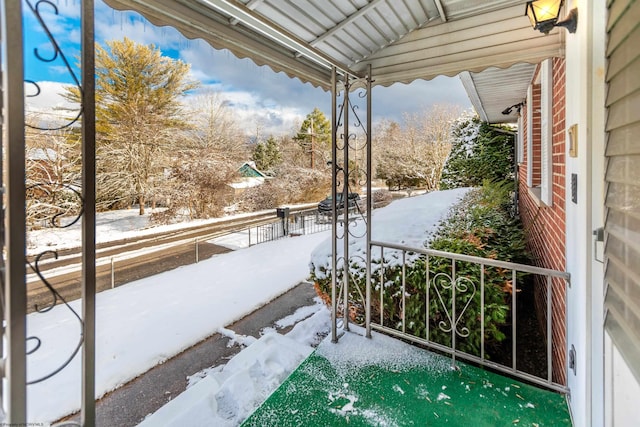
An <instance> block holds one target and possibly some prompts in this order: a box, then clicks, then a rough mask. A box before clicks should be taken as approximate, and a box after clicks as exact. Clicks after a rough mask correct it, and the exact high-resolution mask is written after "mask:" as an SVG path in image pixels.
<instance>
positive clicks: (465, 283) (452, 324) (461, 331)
mask: <svg viewBox="0 0 640 427" xmlns="http://www.w3.org/2000/svg"><path fill="white" fill-rule="evenodd" d="M431 284H432V287H433V289H434V290H435V291H436V295H437V297H438V301H439V302H440V306H441V307H442V310H443V311H444V313H445V314H446V319H445V320H441V321H440V322H439V323H438V328H440V330H441V331H442V332H451V331H452V330H453V329H455V333H456V335H458V336H460V337H463V338H466V337H468V336H469V334H470V331H469V328H467V327H466V326H462V328H459V327H458V326H459V325H458V324H459V323H460V320H461V319H462V317H463V316H464V314H465V312H466V311H467V309H468V308H469V305H470V304H471V302H472V301H473V297H474V296H475V294H476V292H477V289H476V285H475V283H474V282H473V280H471V279H469V278H467V277H456V279H455V280H453V278H452V277H451V276H450V275H448V274H446V273H438V274H436V275H435V276H434V277H433V279H432V281H431ZM447 291H450V292H451V293H452V294H453V295H454V296H458V295H461V294H462V295H463V304H464V306H463V307H462V310H460V311H458V310H455V311H454V309H453V307H451V306H449V305H447V304H445V302H444V299H443V296H442V294H443V293H444V292H447ZM451 301H452V302H453V303H454V304H455V302H456V298H454V297H452V298H451ZM454 316H455V318H454Z"/></svg>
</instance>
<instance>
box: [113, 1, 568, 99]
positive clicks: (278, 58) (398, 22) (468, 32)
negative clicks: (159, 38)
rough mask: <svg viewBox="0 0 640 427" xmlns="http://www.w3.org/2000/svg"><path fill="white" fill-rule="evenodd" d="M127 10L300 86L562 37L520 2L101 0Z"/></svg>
mask: <svg viewBox="0 0 640 427" xmlns="http://www.w3.org/2000/svg"><path fill="white" fill-rule="evenodd" d="M105 1H106V3H107V4H109V5H110V6H111V7H113V8H116V9H120V10H124V9H126V10H136V11H138V12H140V13H141V14H142V15H144V16H145V17H146V18H147V19H149V20H150V21H151V22H153V23H154V24H156V25H170V26H172V27H175V28H176V29H178V30H179V31H180V32H182V33H183V34H184V35H185V36H186V37H188V38H201V39H203V40H206V41H207V42H208V43H209V44H211V45H212V46H213V47H214V48H217V49H222V48H226V49H228V50H230V51H231V52H232V53H233V54H234V55H236V56H238V57H240V58H245V57H248V58H251V59H252V60H253V61H254V62H255V63H256V64H258V65H268V66H269V67H271V68H272V69H273V70H275V71H282V72H285V73H286V74H287V75H289V76H290V77H297V78H299V79H300V80H301V81H303V82H308V83H311V84H313V85H314V86H319V87H322V88H324V89H329V88H330V86H331V68H332V67H333V66H335V67H336V68H337V69H338V71H339V72H340V73H351V74H354V75H364V74H365V73H366V72H367V69H368V66H369V65H371V67H372V78H373V80H374V84H376V85H385V86H386V85H390V84H393V83H396V82H404V83H409V82H411V81H413V80H415V79H426V80H429V79H432V78H434V77H436V76H438V75H448V76H453V75H457V74H458V73H460V72H462V71H473V72H479V71H481V70H484V69H486V68H488V67H491V66H495V67H499V68H506V67H509V66H511V65H513V64H516V63H519V62H527V63H537V62H540V61H541V60H542V59H544V58H548V57H552V56H560V55H562V52H563V49H562V45H563V40H562V33H560V32H559V31H558V30H554V31H552V32H551V33H550V34H549V35H547V36H545V35H543V34H541V33H538V32H535V31H533V30H532V29H531V26H530V24H529V21H528V19H527V17H526V16H524V3H525V2H524V1H523V0H494V1H484V0H403V1H397V0H350V1H344V0H323V1H322V2H320V1H317V0H105Z"/></svg>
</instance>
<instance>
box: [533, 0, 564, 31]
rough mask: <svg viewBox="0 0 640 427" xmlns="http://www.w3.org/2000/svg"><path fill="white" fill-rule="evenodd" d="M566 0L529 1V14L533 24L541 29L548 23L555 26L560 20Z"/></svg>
mask: <svg viewBox="0 0 640 427" xmlns="http://www.w3.org/2000/svg"><path fill="white" fill-rule="evenodd" d="M563 3H564V0H536V1H529V2H527V16H528V17H529V20H530V21H531V26H533V28H534V29H536V30H539V29H540V28H541V27H543V26H545V24H546V25H550V26H553V24H555V22H556V21H557V20H558V15H559V14H560V9H561V8H562V4H563Z"/></svg>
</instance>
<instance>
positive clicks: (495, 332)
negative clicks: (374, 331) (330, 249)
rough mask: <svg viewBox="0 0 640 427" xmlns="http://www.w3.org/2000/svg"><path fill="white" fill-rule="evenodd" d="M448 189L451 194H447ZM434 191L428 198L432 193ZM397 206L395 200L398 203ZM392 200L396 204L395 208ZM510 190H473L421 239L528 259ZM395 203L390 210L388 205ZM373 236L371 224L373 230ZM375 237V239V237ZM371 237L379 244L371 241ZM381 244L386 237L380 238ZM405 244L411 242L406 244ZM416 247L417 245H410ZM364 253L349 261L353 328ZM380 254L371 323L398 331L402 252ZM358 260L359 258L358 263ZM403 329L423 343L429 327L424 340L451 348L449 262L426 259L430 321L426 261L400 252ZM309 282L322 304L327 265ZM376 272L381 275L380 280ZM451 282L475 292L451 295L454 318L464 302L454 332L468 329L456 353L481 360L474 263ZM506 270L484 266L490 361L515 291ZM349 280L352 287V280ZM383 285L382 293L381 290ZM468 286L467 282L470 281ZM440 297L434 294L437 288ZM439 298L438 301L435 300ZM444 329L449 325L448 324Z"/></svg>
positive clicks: (360, 316)
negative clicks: (428, 296) (427, 307)
mask: <svg viewBox="0 0 640 427" xmlns="http://www.w3.org/2000/svg"><path fill="white" fill-rule="evenodd" d="M449 191H453V190H449ZM430 194H434V193H430ZM398 202H401V201H398ZM398 202H396V203H398ZM510 203H511V199H510V190H509V188H508V186H507V185H504V184H489V183H486V184H485V185H484V186H483V187H481V188H476V189H472V190H470V191H468V192H466V195H465V196H464V197H463V198H462V200H461V201H460V202H458V203H457V204H455V205H453V207H452V208H451V210H450V211H449V213H448V214H447V215H446V217H445V218H444V219H442V220H441V221H440V222H439V223H438V225H437V227H435V232H433V233H432V234H425V233H424V232H423V237H424V239H423V242H424V245H425V246H426V247H429V248H432V249H436V250H441V251H445V252H454V253H463V254H468V255H475V256H480V257H485V258H492V259H500V260H502V261H512V262H524V261H525V260H526V259H527V256H526V252H525V249H524V235H523V232H522V229H521V227H520V225H519V223H518V222H517V220H515V219H513V218H512V217H511V215H510ZM392 206H393V205H392ZM374 233H375V226H374ZM374 237H375V236H374ZM376 240H379V239H377V238H376ZM382 240H384V239H382ZM405 244H407V245H411V242H406V243H405ZM414 246H415V245H414ZM360 258H362V255H359V254H358V255H356V257H353V256H352V257H351V259H353V260H355V261H353V262H351V263H350V264H351V265H350V268H349V274H350V277H351V279H352V280H351V282H353V284H350V296H349V298H350V304H351V308H350V310H351V312H350V317H351V318H352V319H353V320H354V321H356V322H359V323H362V322H363V321H364V308H365V303H364V294H365V292H366V270H365V266H364V263H363V262H361V261H360ZM380 258H381V256H380V251H379V250H377V249H376V250H374V252H373V253H372V283H371V286H372V303H371V311H372V318H373V319H375V321H376V322H379V321H380V317H381V315H382V323H383V324H384V326H387V327H389V328H393V329H400V328H401V327H402V289H403V288H402V285H403V284H402V273H403V265H402V260H403V258H402V253H401V252H399V251H396V250H391V249H385V251H384V254H383V257H382V258H383V259H382V260H381V259H380ZM362 259H364V258H362ZM404 261H405V265H404V269H405V283H404V294H405V314H404V315H405V330H406V332H407V333H410V334H413V335H415V336H418V337H421V338H425V337H426V336H427V327H428V330H429V339H430V340H431V341H434V342H436V343H440V344H442V345H447V346H449V345H451V332H447V331H446V329H447V323H450V322H449V320H448V316H449V314H448V311H451V306H452V292H451V286H450V285H451V260H449V259H445V258H437V257H433V256H431V257H430V259H429V272H428V275H429V284H430V285H429V293H430V301H429V323H428V324H427V323H426V322H425V306H426V295H427V289H426V288H427V287H426V283H427V269H426V265H425V264H426V257H425V256H419V255H418V254H415V253H407V254H405V258H404ZM311 267H312V269H311V278H312V279H313V280H314V281H315V282H316V289H317V290H318V293H319V294H320V295H324V296H325V299H326V297H327V296H328V295H330V291H331V276H332V272H331V271H330V268H327V265H326V264H323V265H315V264H314V263H313V262H312V265H311ZM381 272H382V277H380V276H381ZM336 275H337V278H338V283H340V279H342V277H343V266H342V264H339V265H338V271H337V272H336ZM456 277H457V278H466V279H463V280H462V279H461V280H462V281H461V282H460V284H461V285H462V286H465V285H466V286H475V287H476V289H477V292H476V293H475V294H474V295H473V297H472V298H471V301H469V299H470V298H469V297H468V294H463V293H460V292H459V293H457V295H456V301H455V302H456V307H458V315H460V313H462V312H463V311H462V308H463V307H465V306H466V305H467V303H468V306H467V308H466V310H464V313H463V314H462V318H461V320H460V322H459V325H458V328H459V329H460V328H463V327H464V328H468V330H469V335H468V336H467V337H466V338H461V337H457V342H456V348H457V349H458V350H461V351H464V352H467V353H469V354H474V355H480V343H481V338H482V337H481V328H480V318H481V316H480V310H481V304H480V266H478V265H475V264H471V263H465V262H456ZM511 279H512V276H511V270H503V269H498V268H490V267H486V268H485V279H484V283H485V290H484V307H485V311H484V316H485V332H484V339H485V347H486V350H487V352H488V356H489V357H491V355H492V354H497V352H498V351H499V350H498V346H499V343H500V342H501V341H503V340H504V339H505V334H504V332H503V328H504V327H505V326H507V325H508V322H509V321H510V317H509V316H510V302H511V293H512V292H513V289H512V283H511ZM351 282H350V283H351ZM381 283H382V287H383V292H381V291H380V290H381ZM471 283H473V285H472V284H471ZM436 286H437V287H438V292H439V294H440V296H439V297H438V295H437V293H436V288H435V287H436ZM381 298H382V299H383V301H382V302H383V304H382V307H383V311H382V312H381V311H380V306H381V305H380V299H381ZM440 298H441V299H440ZM449 327H450V325H449Z"/></svg>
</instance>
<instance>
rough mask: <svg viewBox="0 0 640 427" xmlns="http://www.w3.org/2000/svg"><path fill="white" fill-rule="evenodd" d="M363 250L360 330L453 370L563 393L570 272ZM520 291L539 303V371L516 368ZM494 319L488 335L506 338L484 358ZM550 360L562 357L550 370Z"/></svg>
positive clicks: (383, 246) (380, 247)
mask: <svg viewBox="0 0 640 427" xmlns="http://www.w3.org/2000/svg"><path fill="white" fill-rule="evenodd" d="M370 250H371V251H372V252H371V253H372V257H373V261H372V264H371V288H370V289H368V290H367V292H366V297H364V298H365V299H366V301H365V304H364V307H365V310H366V313H365V324H366V327H367V331H371V329H374V330H378V331H380V332H384V333H387V334H390V335H393V336H396V337H399V338H403V339H407V340H409V341H412V342H414V343H418V344H421V345H425V346H427V347H429V348H432V349H435V350H437V351H440V352H443V353H445V354H449V355H450V356H451V358H452V363H453V365H454V366H455V362H456V358H460V359H464V360H467V361H470V362H473V363H477V364H479V365H482V366H487V367H490V368H492V369H495V370H497V371H500V372H503V373H507V374H510V375H512V376H514V377H517V378H520V379H523V380H526V381H529V382H532V383H535V384H538V385H542V386H545V387H548V388H550V389H553V390H557V391H561V392H567V391H568V388H567V386H566V385H565V384H564V383H565V381H566V380H565V378H566V374H567V370H568V367H569V365H570V363H571V361H570V354H571V352H570V351H569V350H568V348H567V344H566V338H565V337H566V336H567V334H566V328H567V322H566V310H565V308H564V304H562V305H561V304H560V302H561V301H564V298H565V296H566V290H567V286H569V284H570V282H569V280H570V275H569V273H566V272H561V271H555V270H549V269H544V268H539V267H534V266H529V265H523V264H515V263H509V262H502V261H496V260H493V259H486V258H479V257H474V256H468V255H460V254H453V253H447V252H441V251H436V250H430V249H425V248H421V249H420V248H411V247H407V246H403V245H395V244H389V243H382V242H371V246H370ZM496 286H499V287H501V289H498V291H499V292H502V293H503V294H502V296H501V298H502V299H503V301H505V303H504V304H506V306H504V305H503V306H502V309H503V312H500V308H499V307H498V308H497V305H496V303H495V298H494V299H493V300H491V297H490V294H491V292H494V291H496V289H494V287H496ZM526 287H528V288H529V289H528V291H532V290H533V291H534V292H535V293H537V296H538V302H540V301H542V304H539V305H542V310H541V311H542V312H543V313H542V316H541V317H543V319H541V320H540V324H541V325H544V330H543V331H542V335H543V336H542V338H541V339H542V340H543V341H544V350H543V351H544V354H545V357H546V370H545V372H543V373H532V372H526V371H525V370H523V369H522V368H521V366H519V362H522V361H523V360H524V359H523V358H525V357H526V355H524V354H519V351H520V349H521V347H522V345H521V344H524V343H519V342H518V340H519V333H518V332H519V331H521V330H522V328H520V329H519V327H518V321H519V319H520V318H521V313H520V312H519V307H520V310H521V309H522V306H521V304H519V301H518V300H519V298H522V296H521V295H520V291H521V290H523V289H525V288H526ZM505 295H507V298H505ZM496 310H498V311H496ZM553 313H556V316H554V315H552V314H553ZM499 315H504V316H505V318H504V319H503V320H504V321H503V322H501V331H502V332H496V331H495V330H493V332H496V333H504V334H505V336H503V337H502V339H501V341H502V347H501V352H502V354H501V355H499V356H500V357H497V356H496V353H492V354H489V353H488V351H487V345H488V339H490V336H491V331H490V329H492V328H495V319H496V316H499ZM554 317H555V320H554ZM558 317H559V318H560V321H558ZM562 320H564V321H562ZM536 326H537V325H536ZM505 329H506V331H505ZM504 343H507V345H506V346H505V345H504ZM494 344H495V343H494ZM505 347H506V348H505ZM504 353H507V354H506V357H505V354H504ZM554 355H555V357H556V359H557V358H558V357H561V358H563V363H560V364H559V365H560V366H556V367H555V369H556V370H557V371H556V372H554Z"/></svg>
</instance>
